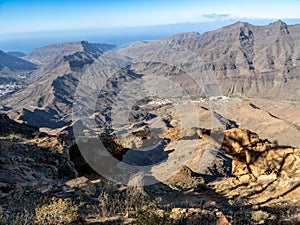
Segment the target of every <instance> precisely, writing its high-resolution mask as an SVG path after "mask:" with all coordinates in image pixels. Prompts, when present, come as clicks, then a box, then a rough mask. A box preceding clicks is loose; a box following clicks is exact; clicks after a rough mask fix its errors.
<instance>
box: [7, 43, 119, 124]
mask: <svg viewBox="0 0 300 225" xmlns="http://www.w3.org/2000/svg"><path fill="white" fill-rule="evenodd" d="M101 46H102V45H101V44H98V45H94V44H90V43H88V42H75V43H63V44H59V45H50V46H46V47H45V48H41V49H37V50H35V51H33V52H32V53H31V54H29V55H27V56H26V58H27V59H28V60H31V61H34V62H36V63H39V64H40V69H39V70H37V71H36V72H35V73H34V74H33V75H32V76H31V78H30V80H29V83H30V85H29V86H28V87H27V88H26V89H25V90H23V91H22V92H19V93H16V95H15V96H14V97H13V98H12V99H10V100H9V101H8V105H10V106H11V107H12V108H13V111H12V112H11V115H12V116H13V117H15V118H17V119H20V120H22V121H27V122H28V123H30V124H34V125H37V126H45V127H50V128H55V127H62V126H65V125H66V124H67V123H66V121H64V120H61V118H62V117H64V116H66V115H67V114H69V113H70V109H71V106H72V101H73V95H74V91H75V89H76V85H77V83H78V79H79V78H80V76H81V74H82V73H83V71H84V69H85V67H86V66H87V65H89V64H91V63H93V62H94V61H95V60H96V59H97V58H98V57H99V56H101V55H102V54H103V53H104V51H105V50H107V49H108V48H109V47H110V48H112V47H114V46H110V45H103V47H104V48H105V50H102V49H101V48H100V47H101Z"/></svg>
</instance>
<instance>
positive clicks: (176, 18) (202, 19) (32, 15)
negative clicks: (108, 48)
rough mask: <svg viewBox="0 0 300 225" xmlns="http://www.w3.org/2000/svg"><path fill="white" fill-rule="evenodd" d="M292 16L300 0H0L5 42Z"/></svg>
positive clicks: (295, 15)
mask: <svg viewBox="0 0 300 225" xmlns="http://www.w3.org/2000/svg"><path fill="white" fill-rule="evenodd" d="M291 18H300V0H288V1H282V0H281V1H278V0H273V1H269V0H264V1H263V0H252V1H248V0H245V1H241V0H206V1H203V0H177V1H176V0H172V1H171V0H151V1H150V0H149V1H144V0H139V1H137V0H129V1H125V0H123V1H122V0H111V1H109V0H98V1H96V0H85V1H84V0H60V1H58V0H40V1H36V0H15V1H14V0H9V1H8V0H0V27H1V29H0V42H1V41H2V42H3V41H4V40H5V41H6V42H7V41H11V40H13V39H26V38H27V39H28V38H38V37H42V36H43V35H44V36H43V37H44V38H45V36H47V35H49V36H52V37H53V38H54V36H55V35H56V36H57V37H58V36H63V35H64V32H66V36H68V35H69V36H70V37H71V36H72V34H74V32H75V33H76V32H77V33H76V34H77V36H78V34H79V33H80V32H81V33H82V32H85V31H87V30H90V31H91V30H95V29H100V30H101V29H102V30H106V32H109V30H113V29H115V30H117V29H119V30H120V29H124V28H129V27H131V28H134V27H148V26H156V25H166V24H180V23H214V22H215V23H216V24H218V23H222V24H226V22H231V21H234V20H248V19H249V20H251V19H252V20H254V21H255V20H257V21H261V20H265V19H270V20H275V19H283V20H285V19H291ZM296 21H297V20H296ZM179 31H180V30H179ZM75 36H76V35H75ZM78 37H79V36H78ZM57 41H58V40H57ZM1 47H2V46H1V43H0V49H1Z"/></svg>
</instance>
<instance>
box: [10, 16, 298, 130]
mask: <svg viewBox="0 0 300 225" xmlns="http://www.w3.org/2000/svg"><path fill="white" fill-rule="evenodd" d="M299 31H300V25H287V24H285V23H284V22H283V21H280V20H279V21H276V22H274V23H271V24H269V25H266V26H254V25H251V24H249V23H245V22H236V23H234V24H232V25H229V26H226V27H223V28H220V29H218V30H215V31H210V32H206V33H204V34H199V33H197V32H190V33H181V34H178V35H175V36H171V37H168V38H163V39H156V40H154V41H148V42H135V43H132V44H130V45H128V46H125V47H119V48H115V47H116V46H112V45H105V44H91V43H88V42H85V41H81V42H74V43H63V44H56V45H50V46H46V47H43V48H40V49H36V50H34V51H33V52H32V53H30V54H28V55H26V56H25V57H23V58H24V59H25V60H27V61H29V62H31V63H34V64H36V65H38V69H37V70H36V71H35V72H34V73H33V74H32V76H31V77H30V79H29V85H28V87H27V88H26V89H24V90H23V91H21V92H18V93H16V94H15V95H14V96H13V97H12V98H10V99H8V100H7V105H6V106H7V107H9V108H11V109H12V110H11V111H9V112H8V113H9V115H10V116H11V117H12V118H15V119H17V120H20V121H26V122H27V123H29V124H32V125H36V126H39V127H46V128H51V129H53V128H63V127H65V126H68V125H70V124H71V123H72V116H73V115H72V110H73V109H74V108H73V109H72V107H73V103H74V95H78V94H79V93H81V95H83V96H81V97H80V98H77V99H76V104H79V105H80V104H81V105H82V107H81V108H83V111H84V112H82V115H88V116H89V117H95V118H96V121H97V124H98V127H101V128H103V127H104V126H105V124H107V123H109V121H110V120H111V118H110V115H109V114H110V109H111V103H112V102H114V100H115V99H116V97H118V96H119V94H120V93H121V92H122V89H124V88H125V87H126V86H128V85H130V84H132V82H134V81H139V80H141V79H142V80H144V81H145V82H146V83H147V82H148V83H147V87H146V88H147V91H148V92H149V93H150V92H151V93H154V92H155V90H157V89H161V90H163V92H164V93H163V95H164V96H163V97H170V96H173V97H174V96H179V97H180V96H183V95H184V93H185V94H186V93H187V94H188V95H190V97H191V96H192V97H194V96H198V97H208V98H209V97H213V96H216V95H224V96H230V97H239V98H268V99H273V100H280V101H297V100H299V96H300V93H299V88H298V87H299V68H300V67H299V66H300V32H299ZM31 63H29V65H33V64H31ZM199 74H200V75H199ZM199 77H200V78H199ZM161 79H165V80H168V82H163V81H162V80H161ZM197 79H198V81H197ZM199 79H200V80H199ZM195 81H196V82H195ZM195 83H196V84H197V85H195ZM128 87H129V86H128ZM158 87H159V88H158ZM180 87H181V88H180ZM182 87H183V88H182ZM129 89H130V88H129ZM133 90H134V88H131V94H130V97H128V96H127V97H126V98H124V99H122V100H123V101H125V102H126V101H127V104H129V102H130V99H133V98H135V97H136V96H137V93H138V92H139V91H140V90H139V91H138V90H136V92H134V91H133ZM160 94H161V93H160ZM88 96H93V97H92V98H90V99H89V98H88ZM152 97H153V96H152ZM95 98H97V99H98V100H97V101H96V100H95ZM93 102H97V104H96V107H95V106H94V104H93Z"/></svg>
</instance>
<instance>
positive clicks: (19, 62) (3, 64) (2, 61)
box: [0, 51, 36, 71]
mask: <svg viewBox="0 0 300 225" xmlns="http://www.w3.org/2000/svg"><path fill="white" fill-rule="evenodd" d="M1 69H8V70H11V71H15V70H34V69H36V65H34V64H33V63H31V62H28V61H26V60H23V59H20V58H17V57H14V56H11V55H9V54H6V53H4V52H2V51H0V70H1Z"/></svg>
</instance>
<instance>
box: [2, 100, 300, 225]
mask: <svg viewBox="0 0 300 225" xmlns="http://www.w3.org/2000/svg"><path fill="white" fill-rule="evenodd" d="M263 103H264V101H262V102H260V104H261V105H260V106H259V107H262V105H263ZM227 104H228V105H230V104H233V103H232V102H230V103H227ZM234 104H237V105H238V106H240V107H241V108H243V107H244V106H243V104H244V103H241V102H235V103H234ZM245 104H246V103H245ZM247 104H248V103H247ZM241 105H242V106H241ZM248 105H249V104H248ZM257 105H258V103H257ZM266 106H268V104H266ZM284 107H286V105H285V106H283V109H284ZM295 107H296V106H295ZM245 109H248V108H247V107H246V106H245ZM251 109H253V107H250V108H249V109H248V110H251ZM169 110H170V109H169V108H168V107H163V108H160V109H159V110H158V111H157V113H160V112H164V113H165V112H170V111H169ZM255 110H257V109H255ZM277 110H278V108H277ZM170 113H171V112H170ZM164 115H167V114H164ZM203 115H204V114H203ZM249 115H251V114H249ZM278 115H279V114H278ZM235 116H236V118H239V120H237V123H238V124H241V121H245V120H244V119H245V118H241V117H239V114H238V113H237V114H235ZM231 119H233V118H231ZM289 119H290V120H292V119H291V118H289ZM0 122H1V126H2V127H5V128H6V129H4V130H3V133H2V134H1V139H0V142H1V145H0V150H1V151H0V169H1V177H0V191H1V192H0V206H1V208H0V209H1V217H0V221H1V224H218V225H220V224H299V222H300V214H299V213H300V212H299V200H300V188H299V177H300V170H299V168H300V167H299V163H300V150H299V148H293V147H290V146H287V145H281V144H280V142H279V141H278V142H279V143H277V142H271V141H268V140H266V139H260V137H259V135H258V134H257V133H258V132H257V131H255V132H253V131H249V130H246V129H241V128H231V129H227V130H226V131H222V130H210V129H208V128H200V127H194V128H183V127H181V128H180V127H177V128H176V127H175V126H174V127H172V126H173V125H175V124H178V120H177V119H176V115H174V117H173V118H172V120H170V121H169V126H166V127H165V128H163V129H161V130H159V131H157V132H156V133H155V134H156V135H158V136H160V137H161V138H162V139H163V140H168V142H166V143H167V144H166V145H163V147H162V148H163V149H162V151H160V150H159V149H158V150H157V151H156V152H155V157H153V155H151V154H150V155H144V158H142V159H143V160H148V161H147V162H148V163H149V162H150V163H153V160H155V159H157V156H160V155H162V156H164V155H165V154H166V152H167V160H166V163H158V164H156V165H154V166H153V167H152V171H151V172H152V175H153V176H154V177H155V178H156V179H157V183H156V184H153V185H150V186H145V187H141V186H139V184H142V180H143V177H142V176H141V177H140V180H139V179H138V182H137V183H136V184H137V186H126V185H124V184H122V183H113V182H110V181H109V180H107V179H106V178H105V177H102V176H99V175H98V174H97V173H96V172H95V171H94V170H93V169H92V168H90V167H89V166H88V165H87V163H86V162H85V160H84V159H83V158H82V156H80V152H79V151H78V148H77V145H76V144H75V143H74V140H73V138H72V137H71V136H70V135H69V134H68V133H67V132H66V131H65V132H61V133H59V134H57V135H52V136H50V135H48V134H45V133H41V132H39V130H38V129H37V128H35V127H31V126H28V125H25V124H23V125H20V124H18V123H16V122H14V121H12V120H10V119H9V118H8V117H7V116H5V115H4V114H1V119H0ZM152 122H153V121H150V122H149V123H152ZM154 122H155V121H154ZM154 122H153V123H154ZM293 123H296V122H294V120H293ZM266 124H267V123H266ZM288 128H289V127H288ZM145 129H146V127H145V126H135V127H134V128H133V130H130V132H128V133H126V134H122V135H119V136H117V137H106V138H103V137H102V142H103V143H104V145H105V147H106V148H107V149H108V150H109V152H111V153H112V155H114V156H115V157H116V158H119V159H122V160H123V161H125V162H126V160H128V155H129V156H130V160H131V163H134V162H135V159H139V160H140V158H139V157H140V156H139V155H135V154H133V153H131V152H132V149H134V148H136V147H138V146H140V147H141V146H143V145H147V144H149V143H148V142H147V140H148V141H149V140H151V134H150V133H149V132H146V131H147V130H145ZM223 135H224V136H223ZM212 137H213V138H212ZM222 137H224V139H223V138H222ZM96 139H98V138H96ZM125 140H126V141H125ZM220 140H223V141H221V142H220ZM79 142H80V141H79ZM81 142H82V143H84V144H88V145H89V146H90V148H91V149H93V148H94V147H95V143H97V142H95V137H87V136H86V137H84V136H83V137H82V139H81ZM150 143H151V142H150ZM77 144H78V145H80V143H78V142H77ZM194 146H196V147H194ZM207 146H210V148H208V147H207ZM191 148H192V149H194V151H193V152H192V154H191V156H189V157H188V158H187V159H186V160H185V161H183V163H182V162H180V160H183V159H182V154H183V153H186V152H187V151H188V149H191ZM172 149H173V150H174V149H175V151H170V150H172ZM178 149H179V150H178ZM211 150H212V151H211ZM207 151H208V152H209V153H210V154H212V155H213V160H212V161H211V163H210V165H209V167H201V165H199V162H203V160H202V159H203V157H204V156H205V154H206V153H205V152H207ZM136 157H137V158H136ZM99 160H100V161H99V162H101V163H104V158H103V157H102V158H101V157H100V159H99ZM139 160H137V161H138V162H140V161H139ZM201 160H202V161H201ZM175 161H176V162H177V165H176V163H175ZM138 162H137V163H138ZM171 165H175V166H171ZM169 168H171V170H172V172H170V173H169V174H168V176H166V175H165V174H161V173H160V171H162V170H168V169H169ZM168 171H170V170H168Z"/></svg>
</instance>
